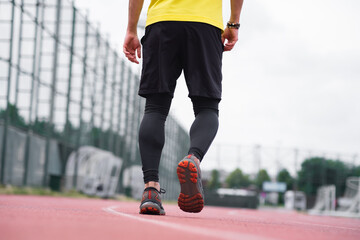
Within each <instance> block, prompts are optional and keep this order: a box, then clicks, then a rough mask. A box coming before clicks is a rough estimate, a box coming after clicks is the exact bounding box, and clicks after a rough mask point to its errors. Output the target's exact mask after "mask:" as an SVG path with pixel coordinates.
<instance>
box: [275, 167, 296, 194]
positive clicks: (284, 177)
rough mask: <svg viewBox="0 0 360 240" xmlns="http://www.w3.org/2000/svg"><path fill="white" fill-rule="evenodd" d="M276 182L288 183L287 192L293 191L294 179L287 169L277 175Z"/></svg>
mask: <svg viewBox="0 0 360 240" xmlns="http://www.w3.org/2000/svg"><path fill="white" fill-rule="evenodd" d="M276 181H278V182H284V183H286V189H287V190H291V189H292V188H293V183H294V178H293V177H292V176H291V175H290V173H289V172H288V170H286V169H285V168H284V169H282V170H281V171H280V172H279V173H278V174H277V176H276Z"/></svg>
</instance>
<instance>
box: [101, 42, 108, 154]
mask: <svg viewBox="0 0 360 240" xmlns="http://www.w3.org/2000/svg"><path fill="white" fill-rule="evenodd" d="M105 46H106V53H105V61H104V65H103V74H104V76H103V86H102V92H101V95H102V98H101V101H102V104H101V116H100V118H101V121H100V136H99V137H100V143H99V146H100V148H106V146H105V145H104V134H105V133H104V132H105V130H104V115H105V102H106V85H107V70H108V66H107V65H108V57H109V43H108V42H107V43H106V44H105Z"/></svg>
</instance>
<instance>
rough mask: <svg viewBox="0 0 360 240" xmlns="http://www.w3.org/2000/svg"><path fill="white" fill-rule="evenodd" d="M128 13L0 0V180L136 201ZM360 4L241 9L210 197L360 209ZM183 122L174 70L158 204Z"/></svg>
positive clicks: (187, 118) (111, 6)
mask: <svg viewBox="0 0 360 240" xmlns="http://www.w3.org/2000/svg"><path fill="white" fill-rule="evenodd" d="M148 4H149V1H145V4H144V8H143V12H142V14H141V19H140V23H139V29H138V34H139V37H141V36H142V35H143V33H144V22H145V19H146V9H147V5H148ZM127 10H128V1H126V0H121V1H115V0H103V1H95V0H86V1H85V0H77V1H75V2H72V1H67V0H0V84H1V85H0V154H1V155H0V156H1V162H0V180H1V184H2V185H3V186H18V187H24V186H29V187H43V188H51V189H53V190H54V191H66V190H71V189H76V190H77V191H81V192H83V193H86V194H88V195H98V196H101V197H112V196H114V195H116V194H126V195H129V196H131V197H134V198H140V196H141V192H142V188H143V186H142V172H141V166H140V158H139V157H140V156H139V152H138V146H137V131H138V127H139V123H140V120H141V117H142V113H143V109H144V100H143V99H141V98H140V97H138V96H137V88H138V84H139V75H140V70H141V67H140V66H138V65H135V64H131V63H130V62H128V61H126V59H125V58H124V56H123V54H122V42H123V39H124V36H125V33H126V25H127ZM359 10H360V3H359V2H358V1H356V0H346V1H343V2H341V4H339V3H338V2H337V1H334V0H329V1H326V2H324V1H320V0H316V1H310V0H305V1H301V2H299V1H286V2H284V1H280V0H274V1H271V2H269V1H264V0H262V1H261V0H251V1H245V3H244V6H243V13H242V15H241V20H240V22H241V28H240V31H239V41H238V43H237V45H236V47H235V49H234V50H233V51H231V52H226V53H224V60H223V99H222V101H221V104H220V128H219V132H218V135H217V137H216V139H215V141H214V143H213V145H212V147H211V148H210V150H209V152H208V153H207V155H206V156H205V158H204V160H203V163H202V170H203V181H204V185H205V187H206V191H207V195H208V196H207V203H209V204H214V205H228V206H229V205H234V206H239V207H251V208H257V207H258V206H259V204H260V205H268V206H279V205H280V206H285V207H288V208H298V209H302V210H304V209H306V208H308V209H313V210H315V211H322V212H324V211H332V212H333V211H335V210H341V211H342V212H346V211H347V212H355V213H359V206H360V203H359V201H360V195H359V194H360V191H359V177H360V157H359V152H360V151H359V146H360V124H359V122H360V106H359V102H360V94H359V90H360V68H359V62H360V46H359V44H357V43H358V42H360V27H359V22H360V17H359V16H358V14H357V13H358V11H359ZM223 13H224V16H223V18H224V22H226V21H227V20H228V18H229V14H230V10H229V1H223ZM193 119H194V117H193V113H192V106H191V101H190V100H189V99H188V98H187V89H186V85H185V83H184V80H183V76H181V77H180V79H179V80H178V86H177V90H176V93H175V97H174V99H173V104H172V108H171V112H170V116H169V118H168V120H167V123H166V137H167V140H166V144H165V147H164V153H163V156H162V161H161V166H160V179H161V184H162V186H163V187H164V188H165V189H166V190H167V194H166V195H165V199H167V200H176V199H177V196H178V192H179V186H178V185H179V184H178V182H177V181H178V180H177V176H176V172H175V169H176V165H177V162H178V161H179V160H180V159H181V158H182V157H183V155H184V154H185V153H187V148H188V129H189V128H190V126H191V123H192V121H193ZM286 198H288V199H290V200H289V201H288V204H287V205H286V201H285V200H286ZM296 199H299V201H298V202H299V203H298V206H296ZM290 203H293V204H292V205H289V204H290ZM304 203H305V205H304Z"/></svg>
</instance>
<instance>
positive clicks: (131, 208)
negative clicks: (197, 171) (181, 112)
mask: <svg viewBox="0 0 360 240" xmlns="http://www.w3.org/2000/svg"><path fill="white" fill-rule="evenodd" d="M138 205H139V203H137V202H119V201H114V200H98V199H71V198H55V197H35V196H5V195H0V239H1V240H13V239H16V240H22V239H36V240H41V239H46V240H56V239H61V240H65V239H66V240H73V239H74V240H75V239H76V240H80V239H86V240H91V239H106V240H112V239H116V240H120V239H147V240H148V239H157V240H161V239H196V240H201V239H207V240H208V239H244V240H267V239H287V240H288V239H289V240H296V239H306V240H322V239H326V240H331V239H336V240H340V239H341V240H345V239H356V240H359V239H360V220H359V219H346V218H334V217H318V216H308V215H305V214H300V213H295V212H279V211H270V210H269V211H264V210H261V211H259V210H245V209H236V208H220V207H209V206H205V208H204V210H203V211H202V212H201V213H197V214H190V213H184V212H182V211H181V210H180V209H179V208H178V206H176V205H167V204H165V205H164V207H165V210H166V216H147V215H139V214H138Z"/></svg>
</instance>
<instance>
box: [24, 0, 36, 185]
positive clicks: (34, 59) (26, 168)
mask: <svg viewBox="0 0 360 240" xmlns="http://www.w3.org/2000/svg"><path fill="white" fill-rule="evenodd" d="M39 5H40V0H37V1H36V15H35V21H34V22H35V32H34V49H33V64H32V73H31V89H30V109H29V115H28V116H29V127H28V129H27V132H26V144H25V157H24V159H25V161H24V178H23V184H24V185H25V186H26V185H27V178H28V168H29V154H30V135H31V134H32V118H33V101H34V86H35V81H36V78H37V75H36V72H35V71H36V67H37V62H36V59H37V46H38V42H37V36H38V28H39V22H38V17H39Z"/></svg>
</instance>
